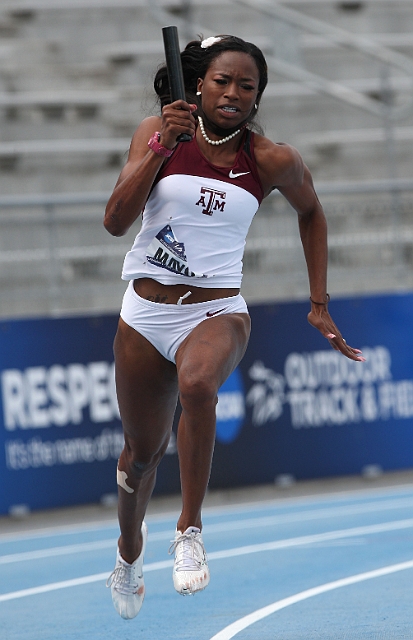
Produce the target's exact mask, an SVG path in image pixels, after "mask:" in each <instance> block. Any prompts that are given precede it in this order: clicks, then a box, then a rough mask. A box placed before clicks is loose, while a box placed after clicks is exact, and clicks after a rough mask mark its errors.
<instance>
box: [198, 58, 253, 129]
mask: <svg viewBox="0 0 413 640" xmlns="http://www.w3.org/2000/svg"><path fill="white" fill-rule="evenodd" d="M258 83H259V72H258V68H257V65H256V64H255V61H254V59H253V58H252V57H251V56H249V55H248V54H247V53H243V52H240V51H226V52H225V53H222V54H221V55H220V56H218V57H217V58H215V60H213V62H212V63H211V65H210V67H209V69H208V71H207V72H206V74H205V78H204V79H201V78H200V79H199V80H198V91H201V93H202V109H203V111H204V113H205V115H206V116H207V118H209V120H211V121H212V122H213V123H214V124H216V125H218V126H219V127H224V128H225V127H228V128H231V127H236V126H237V125H238V124H240V123H241V122H243V121H244V120H245V119H246V118H248V116H249V115H250V113H251V111H252V110H253V109H254V105H255V102H256V100H257V95H258Z"/></svg>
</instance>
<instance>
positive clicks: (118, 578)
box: [106, 564, 138, 596]
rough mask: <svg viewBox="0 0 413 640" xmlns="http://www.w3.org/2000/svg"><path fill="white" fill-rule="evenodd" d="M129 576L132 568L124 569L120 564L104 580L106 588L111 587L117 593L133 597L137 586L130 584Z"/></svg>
mask: <svg viewBox="0 0 413 640" xmlns="http://www.w3.org/2000/svg"><path fill="white" fill-rule="evenodd" d="M131 574H132V567H130V568H129V567H125V566H124V565H122V564H121V565H119V566H118V567H115V568H114V570H113V571H112V573H111V574H110V576H109V578H108V579H107V580H106V586H107V587H110V586H112V585H113V587H114V589H116V591H118V592H119V593H122V594H123V595H126V596H129V595H133V594H135V593H136V591H137V586H138V585H136V584H133V583H132V580H131V577H132V576H131Z"/></svg>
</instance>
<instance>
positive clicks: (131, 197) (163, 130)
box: [103, 100, 195, 236]
mask: <svg viewBox="0 0 413 640" xmlns="http://www.w3.org/2000/svg"><path fill="white" fill-rule="evenodd" d="M194 109H195V106H194V105H188V104H187V103H186V102H184V101H182V100H179V101H176V102H174V103H172V104H170V105H167V106H166V107H164V108H163V110H162V118H159V117H155V116H153V117H150V118H146V119H145V120H143V122H142V123H141V124H140V125H139V127H138V128H137V130H136V131H135V133H134V135H133V138H132V142H131V146H130V149H129V155H128V160H127V162H126V164H125V166H124V168H123V169H122V171H121V173H120V176H119V178H118V181H117V183H116V185H115V188H114V190H113V193H112V195H111V197H110V198H109V201H108V204H107V206H106V212H105V217H104V221H103V224H104V226H105V229H106V230H107V231H109V233H111V234H112V235H113V236H122V235H124V234H125V233H126V232H127V231H128V229H129V228H130V227H131V225H132V224H133V223H134V222H135V220H136V219H137V218H138V217H139V215H140V214H141V213H142V210H143V208H144V206H145V203H146V200H147V198H148V196H149V193H150V190H151V188H152V185H153V182H154V180H155V178H156V175H157V173H158V171H159V170H160V168H161V167H162V164H163V162H164V160H165V158H164V157H162V156H160V155H157V154H156V153H155V152H154V151H152V150H151V149H149V148H148V140H149V138H150V137H151V136H152V134H153V133H154V132H155V131H160V134H161V137H160V141H159V142H160V144H161V145H163V146H164V147H166V148H167V149H174V148H175V146H176V145H177V142H176V139H177V137H178V136H179V135H180V134H181V133H189V134H190V135H191V136H192V135H193V134H194V132H195V119H194V117H193V116H192V112H193V111H194ZM184 144H185V143H184Z"/></svg>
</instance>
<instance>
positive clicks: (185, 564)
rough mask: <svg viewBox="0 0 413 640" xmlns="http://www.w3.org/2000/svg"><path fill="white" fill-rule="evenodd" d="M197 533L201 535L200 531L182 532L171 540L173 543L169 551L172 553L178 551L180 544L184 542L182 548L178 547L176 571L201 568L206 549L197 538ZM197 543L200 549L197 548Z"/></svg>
mask: <svg viewBox="0 0 413 640" xmlns="http://www.w3.org/2000/svg"><path fill="white" fill-rule="evenodd" d="M197 535H199V533H195V532H194V531H192V532H191V533H181V535H180V536H178V537H177V538H176V539H175V540H171V542H172V544H171V546H170V547H169V552H168V553H169V554H170V555H172V554H173V553H175V551H177V549H178V545H180V544H182V549H178V551H177V557H176V560H175V570H176V571H199V570H200V569H201V565H202V560H203V557H204V550H203V548H202V545H201V543H200V542H198V540H197V539H196V536H197ZM195 545H198V547H200V550H199V549H198V550H197V549H196V548H195ZM197 551H198V553H197Z"/></svg>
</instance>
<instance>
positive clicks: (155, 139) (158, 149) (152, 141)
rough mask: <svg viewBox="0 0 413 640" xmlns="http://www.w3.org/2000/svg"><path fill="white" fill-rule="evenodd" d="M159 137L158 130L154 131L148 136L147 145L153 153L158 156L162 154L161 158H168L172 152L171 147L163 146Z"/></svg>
mask: <svg viewBox="0 0 413 640" xmlns="http://www.w3.org/2000/svg"><path fill="white" fill-rule="evenodd" d="M160 139H161V134H160V133H159V131H155V133H154V134H153V135H152V136H151V137H150V138H149V141H148V147H149V148H150V149H152V151H153V152H154V153H156V154H157V155H158V156H162V157H163V158H170V157H171V155H172V154H173V152H174V150H173V149H167V148H166V147H164V146H163V145H162V144H161V143H160V142H159V140H160Z"/></svg>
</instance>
